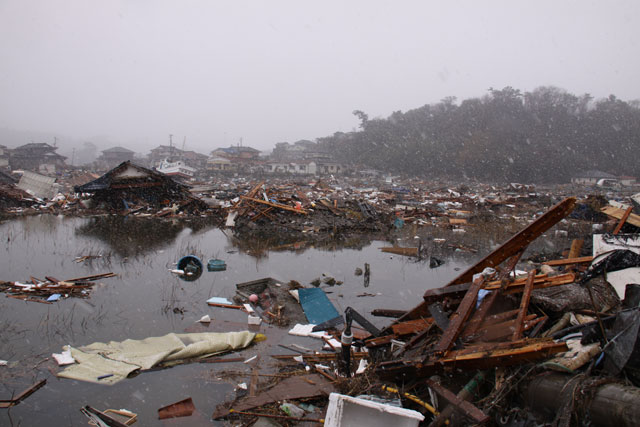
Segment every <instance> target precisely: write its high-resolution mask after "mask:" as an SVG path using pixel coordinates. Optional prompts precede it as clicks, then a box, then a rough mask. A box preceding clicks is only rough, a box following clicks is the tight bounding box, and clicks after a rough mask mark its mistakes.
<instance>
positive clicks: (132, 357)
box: [58, 331, 255, 384]
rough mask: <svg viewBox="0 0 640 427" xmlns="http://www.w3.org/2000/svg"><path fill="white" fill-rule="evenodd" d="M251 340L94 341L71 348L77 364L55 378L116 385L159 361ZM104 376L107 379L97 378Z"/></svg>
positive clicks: (245, 334)
mask: <svg viewBox="0 0 640 427" xmlns="http://www.w3.org/2000/svg"><path fill="white" fill-rule="evenodd" d="M254 337H255V334H254V333H253V332H249V331H242V332H222V333H216V332H202V333H193V334H173V333H172V334H167V335H165V336H162V337H151V338H145V339H143V340H130V339H128V340H125V341H121V342H118V341H111V342H109V343H100V342H97V343H93V344H90V345H88V346H85V347H79V348H74V347H71V355H72V356H73V358H74V359H75V360H76V362H77V363H75V364H73V365H70V366H68V367H67V368H66V369H64V370H63V371H61V372H59V373H58V376H59V377H62V378H71V379H76V380H81V381H89V382H94V383H99V384H115V383H116V382H118V381H120V380H122V379H124V378H126V377H127V375H129V374H130V373H131V372H133V371H135V370H137V369H143V370H144V369H151V368H152V367H154V366H156V365H158V364H159V363H161V362H178V361H183V360H186V359H192V358H196V357H207V356H211V355H214V354H219V353H224V352H227V351H233V350H239V349H242V348H245V347H246V346H248V345H249V344H251V342H252V341H253V339H254ZM105 375H110V376H108V377H105V378H103V379H98V378H99V377H103V376H105Z"/></svg>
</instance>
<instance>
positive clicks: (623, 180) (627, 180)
mask: <svg viewBox="0 0 640 427" xmlns="http://www.w3.org/2000/svg"><path fill="white" fill-rule="evenodd" d="M618 181H620V184H622V185H624V186H625V187H631V186H632V185H636V183H637V180H636V177H634V176H619V177H618Z"/></svg>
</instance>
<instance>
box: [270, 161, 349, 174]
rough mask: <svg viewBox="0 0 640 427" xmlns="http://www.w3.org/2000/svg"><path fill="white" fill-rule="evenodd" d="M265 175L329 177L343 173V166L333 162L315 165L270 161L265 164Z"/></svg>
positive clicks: (310, 163) (301, 162) (305, 162)
mask: <svg viewBox="0 0 640 427" xmlns="http://www.w3.org/2000/svg"><path fill="white" fill-rule="evenodd" d="M264 171H265V172H267V173H279V174H293V175H329V174H340V173H342V172H344V166H343V165H341V164H339V163H334V162H323V163H316V162H315V161H313V160H311V161H305V160H302V161H297V162H281V161H275V160H273V161H270V162H267V163H266V164H265V167H264Z"/></svg>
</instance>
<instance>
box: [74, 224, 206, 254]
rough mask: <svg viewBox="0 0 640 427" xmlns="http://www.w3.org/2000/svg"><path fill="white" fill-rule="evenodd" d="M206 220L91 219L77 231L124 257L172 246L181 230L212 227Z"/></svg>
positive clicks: (195, 230)
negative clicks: (97, 240)
mask: <svg viewBox="0 0 640 427" xmlns="http://www.w3.org/2000/svg"><path fill="white" fill-rule="evenodd" d="M212 226H213V225H212V224H209V223H208V221H206V220H205V219H203V220H189V221H186V220H185V221H182V220H178V221H162V220H158V218H131V217H121V216H103V217H95V218H91V219H90V221H89V222H87V223H86V224H83V225H81V226H80V227H78V228H77V229H76V233H77V234H79V235H81V236H86V237H95V238H97V239H99V240H102V241H103V242H105V243H107V244H108V245H109V246H110V247H111V249H112V250H113V252H115V253H116V254H118V255H120V256H121V257H123V258H124V257H133V256H138V255H145V254H148V253H150V252H153V251H155V250H157V249H160V248H162V247H166V246H168V245H170V244H171V243H173V242H174V241H175V239H176V238H177V237H178V235H179V234H180V232H181V231H183V230H184V229H187V228H188V229H190V230H191V231H192V232H193V233H196V232H198V231H201V230H206V229H209V228H211V227H212Z"/></svg>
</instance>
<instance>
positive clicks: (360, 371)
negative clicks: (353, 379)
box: [356, 358, 369, 375]
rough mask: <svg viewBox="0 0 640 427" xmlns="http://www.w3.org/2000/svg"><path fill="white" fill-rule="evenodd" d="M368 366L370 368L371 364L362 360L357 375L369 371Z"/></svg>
mask: <svg viewBox="0 0 640 427" xmlns="http://www.w3.org/2000/svg"><path fill="white" fill-rule="evenodd" d="M367 366H369V362H367V361H366V359H364V358H362V359H360V364H359V365H358V369H357V370H356V375H360V374H362V373H364V371H366V370H367Z"/></svg>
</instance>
